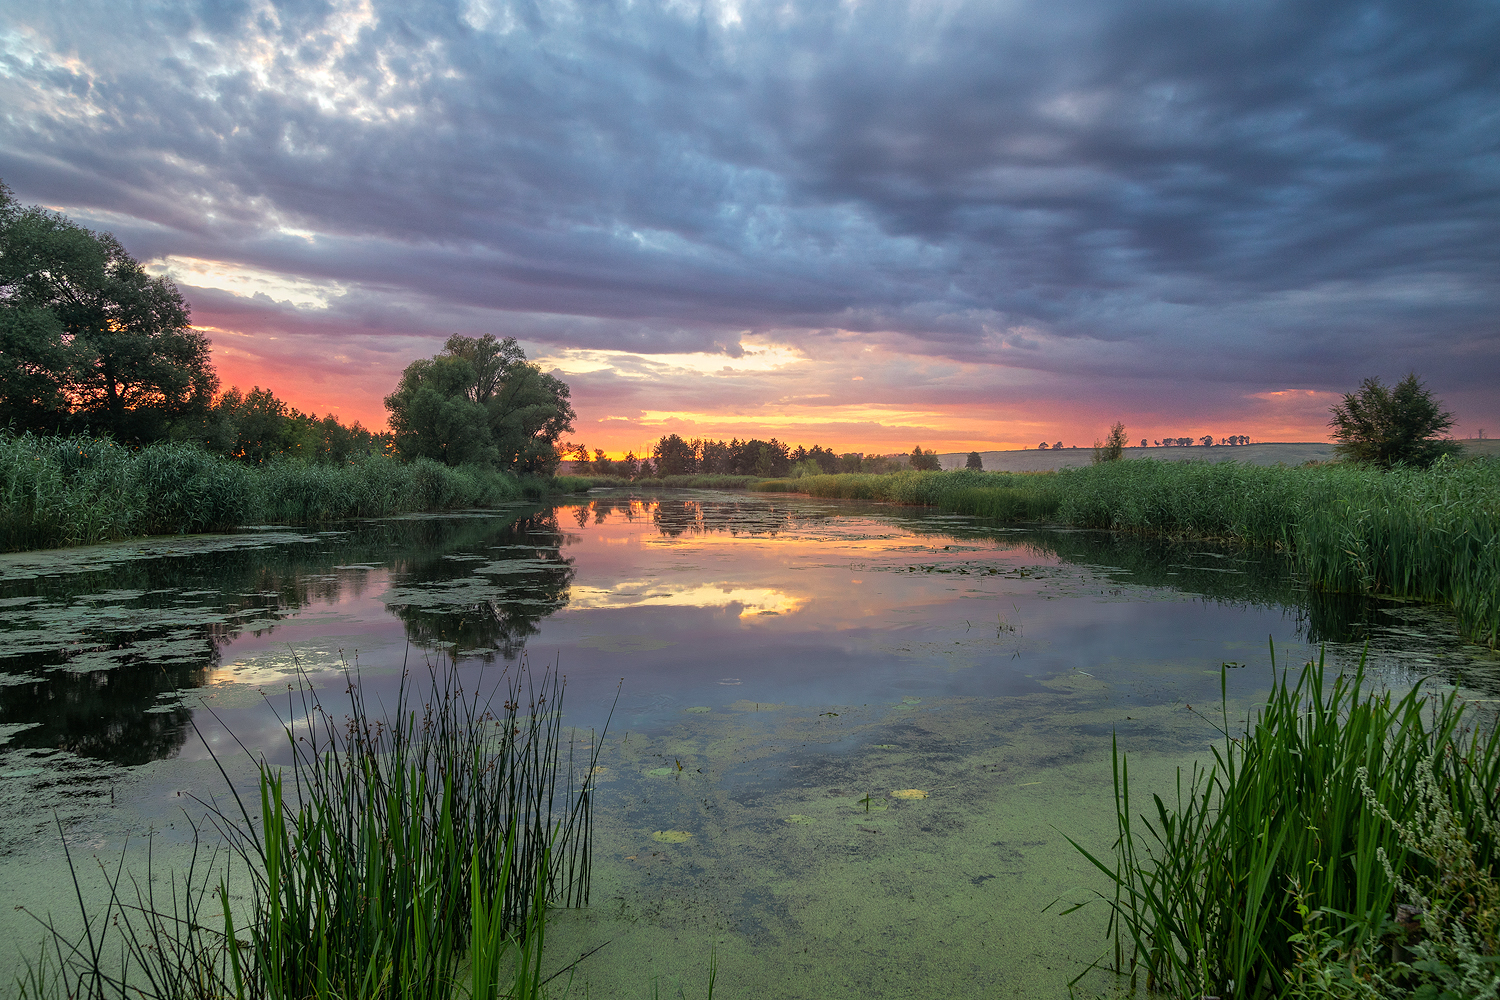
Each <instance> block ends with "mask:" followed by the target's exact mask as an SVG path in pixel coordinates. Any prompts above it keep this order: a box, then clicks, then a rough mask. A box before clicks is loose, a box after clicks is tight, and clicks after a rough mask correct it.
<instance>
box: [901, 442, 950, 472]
mask: <svg viewBox="0 0 1500 1000" xmlns="http://www.w3.org/2000/svg"><path fill="white" fill-rule="evenodd" d="M909 461H910V464H911V467H912V468H913V469H916V470H918V471H920V472H936V471H938V470H939V469H941V468H942V467H943V466H942V463H941V462H939V461H938V457H937V452H935V451H923V450H922V446H921V445H917V446H916V447H914V448H912V450H911V457H910V459H909Z"/></svg>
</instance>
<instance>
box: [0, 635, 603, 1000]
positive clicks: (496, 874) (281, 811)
mask: <svg viewBox="0 0 1500 1000" xmlns="http://www.w3.org/2000/svg"><path fill="white" fill-rule="evenodd" d="M427 679H428V681H429V686H428V690H427V694H426V696H425V698H422V699H418V698H416V697H415V696H414V692H413V688H412V686H411V683H410V680H409V678H408V679H404V680H403V683H402V687H401V690H400V693H399V695H398V697H397V699H396V705H395V710H394V712H393V713H392V714H390V715H388V716H384V717H378V718H377V717H375V716H374V715H372V714H371V713H370V712H369V710H368V708H367V706H366V702H365V697H364V694H363V691H362V689H361V687H360V684H359V681H358V679H357V678H351V683H350V685H349V705H348V713H349V714H347V715H340V716H335V715H334V714H332V713H331V712H329V711H327V710H325V709H324V708H323V707H322V706H321V705H320V704H319V702H318V698H317V697H316V696H315V694H314V692H313V691H312V690H311V689H310V688H309V687H306V686H304V687H303V689H302V697H301V699H300V702H297V703H294V704H293V705H290V706H288V707H289V708H292V709H294V710H295V711H294V714H293V719H294V721H292V722H289V723H288V724H287V730H286V732H287V738H288V741H289V744H290V748H291V751H292V753H293V764H292V766H291V767H290V768H289V769H288V770H287V771H282V770H281V769H277V768H273V767H270V766H268V765H266V764H264V763H262V764H261V765H260V768H259V772H260V779H259V793H260V796H259V802H258V803H257V804H258V806H259V810H258V815H252V812H251V809H250V808H249V807H247V806H246V805H245V803H244V802H242V801H241V799H240V797H239V793H238V792H237V791H234V790H233V789H232V788H231V791H232V792H233V794H232V798H233V801H234V802H235V803H237V806H236V807H231V810H232V811H221V810H218V809H211V811H210V817H209V818H210V822H211V823H212V825H213V826H215V827H217V829H218V832H219V833H220V834H222V835H223V837H224V838H225V839H226V840H227V843H228V845H229V852H230V857H231V859H232V861H231V868H232V869H240V870H242V871H243V875H242V876H239V877H240V878H242V879H243V881H244V882H246V883H247V886H246V892H247V894H248V895H249V897H250V908H251V913H250V914H249V918H248V919H241V918H237V916H236V914H235V913H234V912H233V907H232V906H231V902H230V899H231V896H232V895H235V894H236V893H235V890H234V889H232V888H231V885H234V886H235V887H236V888H238V883H236V882H234V881H232V880H229V879H226V877H225V873H224V872H223V871H219V870H213V869H215V868H217V867H218V866H212V865H211V866H208V867H207V868H205V867H204V866H201V865H200V864H198V862H199V860H200V859H199V857H198V855H197V853H196V852H195V855H194V863H193V864H191V865H189V866H188V868H187V870H186V871H185V872H178V873H176V874H175V875H174V876H173V879H172V881H171V887H172V888H171V890H170V893H169V894H168V895H167V896H163V895H161V894H160V891H159V889H158V887H157V886H155V885H153V882H152V879H151V877H150V874H149V873H146V876H145V878H143V879H141V880H139V881H137V880H135V879H134V878H129V879H126V878H122V876H121V873H120V872H119V871H118V870H117V871H116V872H115V873H114V874H113V877H112V879H111V881H110V884H109V887H108V898H107V902H106V904H105V905H104V907H103V909H102V911H98V912H87V911H86V912H84V913H83V918H84V929H83V931H82V933H81V934H77V935H74V934H70V933H67V932H65V931H62V930H58V929H56V925H55V924H53V922H52V920H51V918H50V917H47V918H44V919H43V923H44V925H45V926H46V927H47V928H48V929H49V930H50V931H51V934H50V940H49V942H48V949H47V953H46V954H45V955H44V956H43V957H42V958H41V959H40V960H39V961H37V962H35V963H33V964H32V965H31V967H30V969H29V970H28V972H27V974H26V976H25V977H24V978H23V980H22V981H21V982H20V984H19V986H20V990H19V992H20V996H21V997H24V998H27V1000H32V998H35V1000H52V998H62V997H89V998H100V1000H103V998H106V997H121V998H124V997H131V998H158V997H162V998H165V997H210V996H211V997H246V996H251V997H268V998H274V1000H303V998H314V997H316V998H320V1000H321V998H333V997H342V998H350V1000H354V998H358V1000H384V998H392V1000H394V998H398V997H399V998H402V1000H407V998H431V1000H446V998H449V997H458V996H465V997H470V998H474V1000H479V998H495V997H497V996H508V997H512V998H522V997H525V998H532V997H539V996H540V995H541V986H542V984H543V983H544V982H545V980H544V979H543V978H542V972H541V957H542V948H543V942H544V932H545V927H546V924H545V912H546V908H547V906H549V905H564V906H567V905H583V904H584V903H585V902H587V900H588V889H589V872H590V865H589V861H590V846H591V841H590V837H591V829H592V789H591V787H590V785H589V784H588V781H589V775H590V774H591V773H593V772H592V769H593V768H594V767H595V766H596V765H597V757H598V749H597V748H598V747H599V746H600V745H602V743H601V740H592V741H591V742H592V744H593V747H594V749H593V750H590V751H589V752H588V754H587V756H586V757H585V758H584V759H583V760H580V761H577V762H575V761H574V760H573V759H572V752H571V746H572V744H571V743H569V751H568V757H567V759H566V761H565V760H564V758H563V742H564V741H563V730H562V725H561V721H560V718H561V713H560V707H561V704H560V703H561V700H562V693H563V691H562V683H561V680H560V679H559V678H558V676H557V675H556V674H555V673H546V674H544V676H543V677H542V678H541V679H540V683H534V679H533V677H532V676H531V675H530V673H529V671H528V670H527V668H526V666H525V664H524V662H523V664H522V665H521V666H520V667H519V668H518V673H517V674H516V675H514V676H513V677H512V679H511V682H510V684H509V686H508V689H507V690H506V691H505V692H503V693H504V694H505V702H504V707H503V709H499V710H495V711H492V710H491V708H490V702H489V700H488V699H487V698H485V697H484V696H483V695H482V694H481V693H480V692H478V691H467V690H465V689H464V687H463V686H462V683H461V681H460V679H459V677H458V672H457V671H456V670H455V669H446V670H444V669H442V668H431V667H430V668H429V676H428V678H427ZM500 693H502V692H495V693H494V694H495V695H497V696H498V695H499V694H500ZM575 763H576V765H577V766H576V767H575ZM227 780H228V779H227V776H226V781H227ZM64 848H65V849H66V840H65V841H64ZM70 861H71V857H70ZM231 874H235V873H233V872H232V873H231ZM76 877H77V874H76V871H75V878H76ZM79 904H80V906H81V907H82V906H83V905H84V904H83V896H82V894H81V893H80V895H79Z"/></svg>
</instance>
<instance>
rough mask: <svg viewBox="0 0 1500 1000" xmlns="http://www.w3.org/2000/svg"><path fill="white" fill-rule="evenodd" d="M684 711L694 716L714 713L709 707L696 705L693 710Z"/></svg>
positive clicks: (686, 709)
mask: <svg viewBox="0 0 1500 1000" xmlns="http://www.w3.org/2000/svg"><path fill="white" fill-rule="evenodd" d="M683 711H684V712H691V713H693V714H694V715H707V714H708V713H709V712H712V711H713V709H711V708H709V707H708V706H707V705H694V706H693V707H692V708H685V709H683Z"/></svg>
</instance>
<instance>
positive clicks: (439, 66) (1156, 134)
mask: <svg viewBox="0 0 1500 1000" xmlns="http://www.w3.org/2000/svg"><path fill="white" fill-rule="evenodd" d="M1377 9H1378V11H1379V13H1378V14H1377V13H1375V11H1377ZM1362 11H1366V7H1365V6H1364V5H1361V4H1357V3H1356V4H1353V5H1351V6H1349V7H1347V9H1346V8H1340V9H1339V12H1337V13H1335V12H1332V11H1330V12H1327V13H1326V14H1318V13H1316V12H1314V11H1313V10H1311V9H1307V10H1293V9H1281V8H1260V7H1250V8H1244V9H1237V10H1221V9H1217V8H1215V9H1213V10H1212V11H1210V10H1208V9H1206V8H1200V7H1198V6H1195V5H1194V4H1191V3H1185V2H1184V3H1178V2H1175V0H1174V2H1173V3H1168V4H1167V5H1166V6H1164V7H1162V8H1161V9H1160V10H1158V9H1157V8H1156V7H1149V8H1148V7H1142V8H1139V9H1137V8H1121V7H1117V6H1115V5H1110V4H1090V3H1079V4H1073V5H1065V6H1064V7H1058V6H1056V5H1046V4H1037V3H1029V2H1023V3H1018V4H1011V5H992V4H968V3H958V4H955V5H950V6H947V7H944V8H943V9H942V10H941V11H938V10H937V9H931V8H928V7H925V6H923V5H920V4H896V5H885V6H880V7H863V6H856V7H848V8H845V7H837V8H836V9H835V7H824V6H818V5H798V4H792V5H782V4H759V3H748V2H747V3H740V2H730V0H712V2H708V3H706V4H704V5H700V6H697V7H689V6H681V5H674V4H672V3H646V4H639V3H631V4H622V5H609V4H606V5H604V6H602V7H599V8H598V9H593V10H591V12H590V13H589V14H588V15H586V16H584V15H581V14H580V13H579V12H578V11H576V10H575V9H574V8H573V7H572V6H570V5H569V4H566V3H547V4H543V5H542V6H541V7H538V8H536V10H535V11H531V9H530V8H527V9H526V11H522V10H521V8H515V9H512V7H511V6H510V5H508V4H506V3H503V2H489V0H484V2H480V0H472V2H465V3H460V4H458V5H457V6H454V7H449V6H444V5H435V6H419V7H414V8H413V7H408V6H401V5H388V4H385V3H381V2H372V0H331V2H330V3H328V4H325V5H322V6H319V7H308V8H306V9H303V8H301V7H297V6H295V5H292V6H287V5H277V4H273V3H270V2H269V0H253V2H245V3H229V4H225V5H215V4H203V5H199V4H196V3H192V2H187V0H184V2H183V3H181V4H169V5H167V6H164V7H162V8H160V9H153V10H152V11H134V10H126V9H123V8H114V7H111V6H109V5H103V4H100V5H96V6H93V7H90V8H89V12H88V13H87V14H86V13H85V12H84V10H83V9H82V8H78V7H75V6H72V5H69V6H68V7H66V8H64V7H59V6H56V5H45V4H32V3H23V4H19V5H13V6H12V7H11V8H10V9H9V11H8V12H7V14H6V15H5V18H4V21H5V25H6V31H5V32H4V33H3V38H0V63H3V67H4V70H3V72H0V95H3V99H4V101H5V103H6V106H7V108H8V109H9V111H8V114H7V116H6V117H5V119H4V120H3V121H0V179H3V180H4V182H5V183H6V184H7V185H9V187H10V188H11V189H12V190H13V192H14V194H15V196H16V198H17V200H18V201H19V202H21V203H24V204H39V205H43V206H46V207H48V208H50V209H53V210H55V211H57V212H61V213H63V214H64V215H66V216H67V217H69V218H70V219H72V220H74V221H75V222H77V223H78V224H79V225H82V226H86V227H88V228H90V229H92V230H95V231H101V232H106V231H107V232H110V233H113V234H114V235H115V236H116V237H117V238H118V239H119V240H120V241H121V243H122V244H123V245H124V247H125V248H126V249H127V250H128V251H129V253H130V254H131V255H132V256H133V257H134V258H135V259H137V260H139V261H140V262H141V263H142V264H143V265H145V266H146V267H147V269H148V270H149V272H150V273H151V274H154V275H165V276H168V277H170V278H171V280H172V281H173V282H174V283H175V284H176V285H177V287H178V288H179V289H180V290H181V291H182V293H183V294H184V296H185V297H186V299H187V301H188V303H189V305H190V307H191V309H192V319H193V323H194V324H195V326H196V327H197V329H198V330H200V331H201V332H202V333H203V334H204V335H206V336H207V337H208V339H209V340H210V342H211V345H212V358H213V362H214V364H215V365H216V367H217V370H218V373H219V377H220V379H221V381H222V384H223V385H224V386H225V387H230V386H237V387H239V388H240V389H242V390H248V389H249V388H251V387H252V386H256V385H259V386H262V387H265V388H268V389H270V390H271V391H273V392H274V393H275V394H276V395H277V396H278V397H280V398H282V399H283V400H285V401H286V402H287V403H288V404H290V405H292V406H294V407H296V408H297V409H299V410H302V411H304V412H315V413H318V414H320V415H322V414H332V415H334V416H336V417H337V418H338V419H340V420H341V421H344V422H346V423H347V422H353V421H359V422H360V423H361V424H363V425H364V426H365V427H367V428H371V429H380V428H383V427H384V426H385V424H386V418H387V413H386V411H385V409H384V406H383V404H382V400H383V398H384V397H385V396H386V395H387V394H388V393H390V392H392V391H393V390H394V389H395V387H396V384H397V381H398V380H399V378H400V376H401V373H402V371H403V370H404V369H405V368H406V366H407V365H409V364H411V363H412V362H413V361H416V360H418V359H421V358H427V357H431V356H433V355H435V354H436V353H438V352H439V351H440V350H441V349H442V345H443V342H444V341H445V340H446V338H448V337H449V336H451V335H454V334H459V335H463V336H468V337H476V336H481V335H484V334H493V335H494V336H496V337H515V338H516V339H517V340H518V341H519V342H520V343H521V345H522V346H523V347H524V349H525V351H526V354H527V357H528V358H529V359H531V360H532V361H533V362H535V363H537V364H539V365H540V366H541V367H542V368H543V369H546V370H553V369H555V370H556V371H557V373H558V374H559V377H561V378H563V379H564V380H565V381H566V382H567V383H568V385H569V386H570V388H571V393H572V405H573V408H574V410H575V411H576V414H577V419H576V420H575V422H574V430H573V431H572V432H570V433H569V434H567V439H568V440H571V441H574V442H581V443H584V444H586V445H588V446H589V447H590V448H602V449H603V450H604V451H606V452H609V453H611V454H621V453H624V452H626V451H636V452H639V451H640V450H641V449H642V448H643V447H645V446H646V444H647V443H648V442H650V441H654V440H656V439H658V438H660V437H661V436H662V435H664V434H673V433H675V434H679V435H681V436H682V437H684V438H703V437H707V438H714V439H720V438H723V439H728V438H732V437H735V436H738V437H741V438H744V437H747V436H756V437H762V438H770V437H776V438H778V439H780V440H783V441H791V442H794V443H804V444H808V445H811V444H821V445H824V446H826V447H830V448H833V449H834V450H837V451H861V452H876V453H882V454H889V453H897V452H905V451H909V450H910V449H911V448H912V447H913V446H914V445H921V446H922V447H924V448H935V449H937V450H939V451H959V450H980V451H983V450H989V449H1020V448H1035V447H1036V446H1037V445H1038V444H1039V443H1041V442H1042V441H1044V440H1046V441H1051V442H1054V443H1055V442H1056V441H1058V440H1062V441H1064V442H1065V443H1066V444H1068V445H1073V444H1077V445H1078V446H1080V447H1084V446H1091V445H1092V443H1093V442H1094V441H1095V440H1096V439H1098V438H1101V437H1103V435H1104V434H1105V433H1107V431H1108V428H1109V427H1111V426H1112V425H1113V424H1114V423H1115V422H1117V421H1121V422H1123V423H1124V424H1125V426H1126V428H1127V430H1128V433H1129V435H1130V437H1131V439H1132V440H1133V441H1137V442H1138V441H1139V440H1140V439H1142V438H1145V439H1148V440H1155V439H1160V438H1162V437H1165V436H1173V437H1182V436H1194V437H1201V436H1204V435H1213V436H1215V437H1216V438H1217V437H1225V436H1230V435H1248V436H1249V437H1250V438H1251V439H1252V440H1257V441H1271V440H1276V441H1313V442H1322V441H1327V440H1328V432H1329V428H1328V420H1329V413H1330V409H1331V408H1332V407H1333V406H1334V405H1336V404H1337V403H1338V402H1339V401H1340V400H1341V399H1342V397H1343V394H1345V393H1349V392H1354V391H1356V390H1357V389H1358V388H1359V386H1360V384H1361V383H1362V381H1363V380H1365V379H1367V378H1372V377H1374V378H1379V379H1381V380H1383V381H1384V382H1385V383H1387V384H1394V383H1395V382H1396V381H1397V380H1399V379H1401V378H1403V377H1405V376H1406V375H1407V374H1408V373H1415V374H1416V375H1417V376H1418V377H1419V378H1420V379H1422V380H1423V382H1424V384H1425V385H1426V387H1427V388H1428V389H1429V390H1430V391H1431V392H1432V393H1433V394H1434V396H1435V397H1436V398H1437V399H1439V400H1441V401H1442V403H1443V405H1444V406H1445V408H1446V409H1447V410H1449V411H1451V412H1452V414H1453V417H1454V426H1453V428H1452V433H1453V434H1454V436H1456V437H1459V438H1463V437H1472V436H1475V435H1477V434H1478V432H1479V430H1480V429H1486V431H1487V433H1494V431H1495V430H1497V429H1500V393H1496V392H1495V391H1494V385H1495V384H1496V383H1497V382H1500V327H1497V321H1496V316H1497V315H1500V286H1497V284H1496V282H1495V281H1494V274H1495V273H1496V270H1497V260H1496V256H1497V254H1500V236H1497V234H1500V212H1497V209H1496V206H1497V205H1500V202H1497V200H1496V199H1495V192H1496V191H1497V189H1500V178H1497V176H1496V173H1495V170H1494V163H1495V159H1494V156H1495V151H1496V147H1497V140H1496V135H1497V134H1500V133H1497V132H1496V131H1495V130H1494V129H1493V128H1489V127H1486V126H1485V125H1484V124H1483V123H1485V122H1489V121H1492V120H1493V107H1494V104H1495V100H1494V93H1495V91H1494V81H1493V73H1492V70H1491V69H1489V68H1487V67H1489V66H1490V64H1491V61H1492V59H1491V56H1492V53H1491V49H1490V47H1489V46H1488V44H1487V40H1491V39H1493V38H1494V37H1495V34H1496V30H1495V23H1494V14H1493V11H1487V10H1486V9H1484V8H1481V7H1474V6H1471V5H1465V4H1462V3H1459V4H1456V5H1450V6H1447V7H1445V8H1444V13H1443V14H1442V15H1441V16H1434V17H1432V18H1425V19H1424V18H1421V17H1417V16H1415V15H1414V14H1413V13H1412V12H1410V11H1402V10H1398V9H1386V8H1377V7H1369V8H1368V17H1367V16H1366V15H1365V13H1362ZM1392 52H1400V53H1401V56H1400V57H1399V58H1396V57H1390V58H1387V55H1386V54H1387V53H1392ZM1486 109H1489V110H1486Z"/></svg>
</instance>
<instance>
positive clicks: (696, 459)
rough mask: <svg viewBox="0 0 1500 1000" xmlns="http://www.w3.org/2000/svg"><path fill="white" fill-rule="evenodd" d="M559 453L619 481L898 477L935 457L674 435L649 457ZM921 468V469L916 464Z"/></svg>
mask: <svg viewBox="0 0 1500 1000" xmlns="http://www.w3.org/2000/svg"><path fill="white" fill-rule="evenodd" d="M562 451H563V454H564V455H565V456H566V457H568V458H571V460H572V463H573V468H572V471H573V472H574V474H576V475H582V476H587V475H595V476H619V477H622V478H625V479H637V478H646V477H661V476H690V475H724V476H760V477H762V478H767V479H773V478H782V477H786V476H804V475H830V474H833V473H838V472H870V473H882V472H898V471H900V470H902V469H912V468H928V467H929V466H928V465H927V464H926V463H927V462H928V461H930V462H931V465H930V467H931V468H934V469H935V468H937V467H938V461H937V454H936V453H935V452H931V451H923V450H922V447H921V446H920V445H918V446H917V447H915V448H913V449H912V453H911V456H910V458H908V457H907V456H901V457H893V456H889V455H866V454H864V453H863V452H846V453H844V454H838V453H836V452H834V451H833V450H832V449H830V448H824V447H822V446H821V445H813V446H812V447H811V448H807V447H805V446H803V445H798V446H797V447H795V448H793V447H792V446H791V445H789V444H786V443H785V442H783V441H778V440H777V439H776V438H771V439H770V440H769V441H763V440H761V439H759V438H750V439H748V440H745V441H741V440H740V439H739V438H734V439H732V440H730V441H714V440H711V439H709V438H693V439H692V440H686V439H684V438H683V437H682V436H681V435H678V434H666V435H663V436H662V437H661V439H660V440H658V441H657V442H656V443H655V444H654V445H652V446H651V448H650V450H649V453H648V454H645V455H641V456H637V455H636V454H635V452H634V451H629V452H626V454H625V457H624V458H620V459H610V458H608V457H607V456H606V455H605V454H604V451H603V449H600V448H595V449H593V451H592V452H591V451H590V450H589V447H588V446H587V445H585V444H573V443H568V444H564V445H563V446H562ZM918 463H922V464H918Z"/></svg>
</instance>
